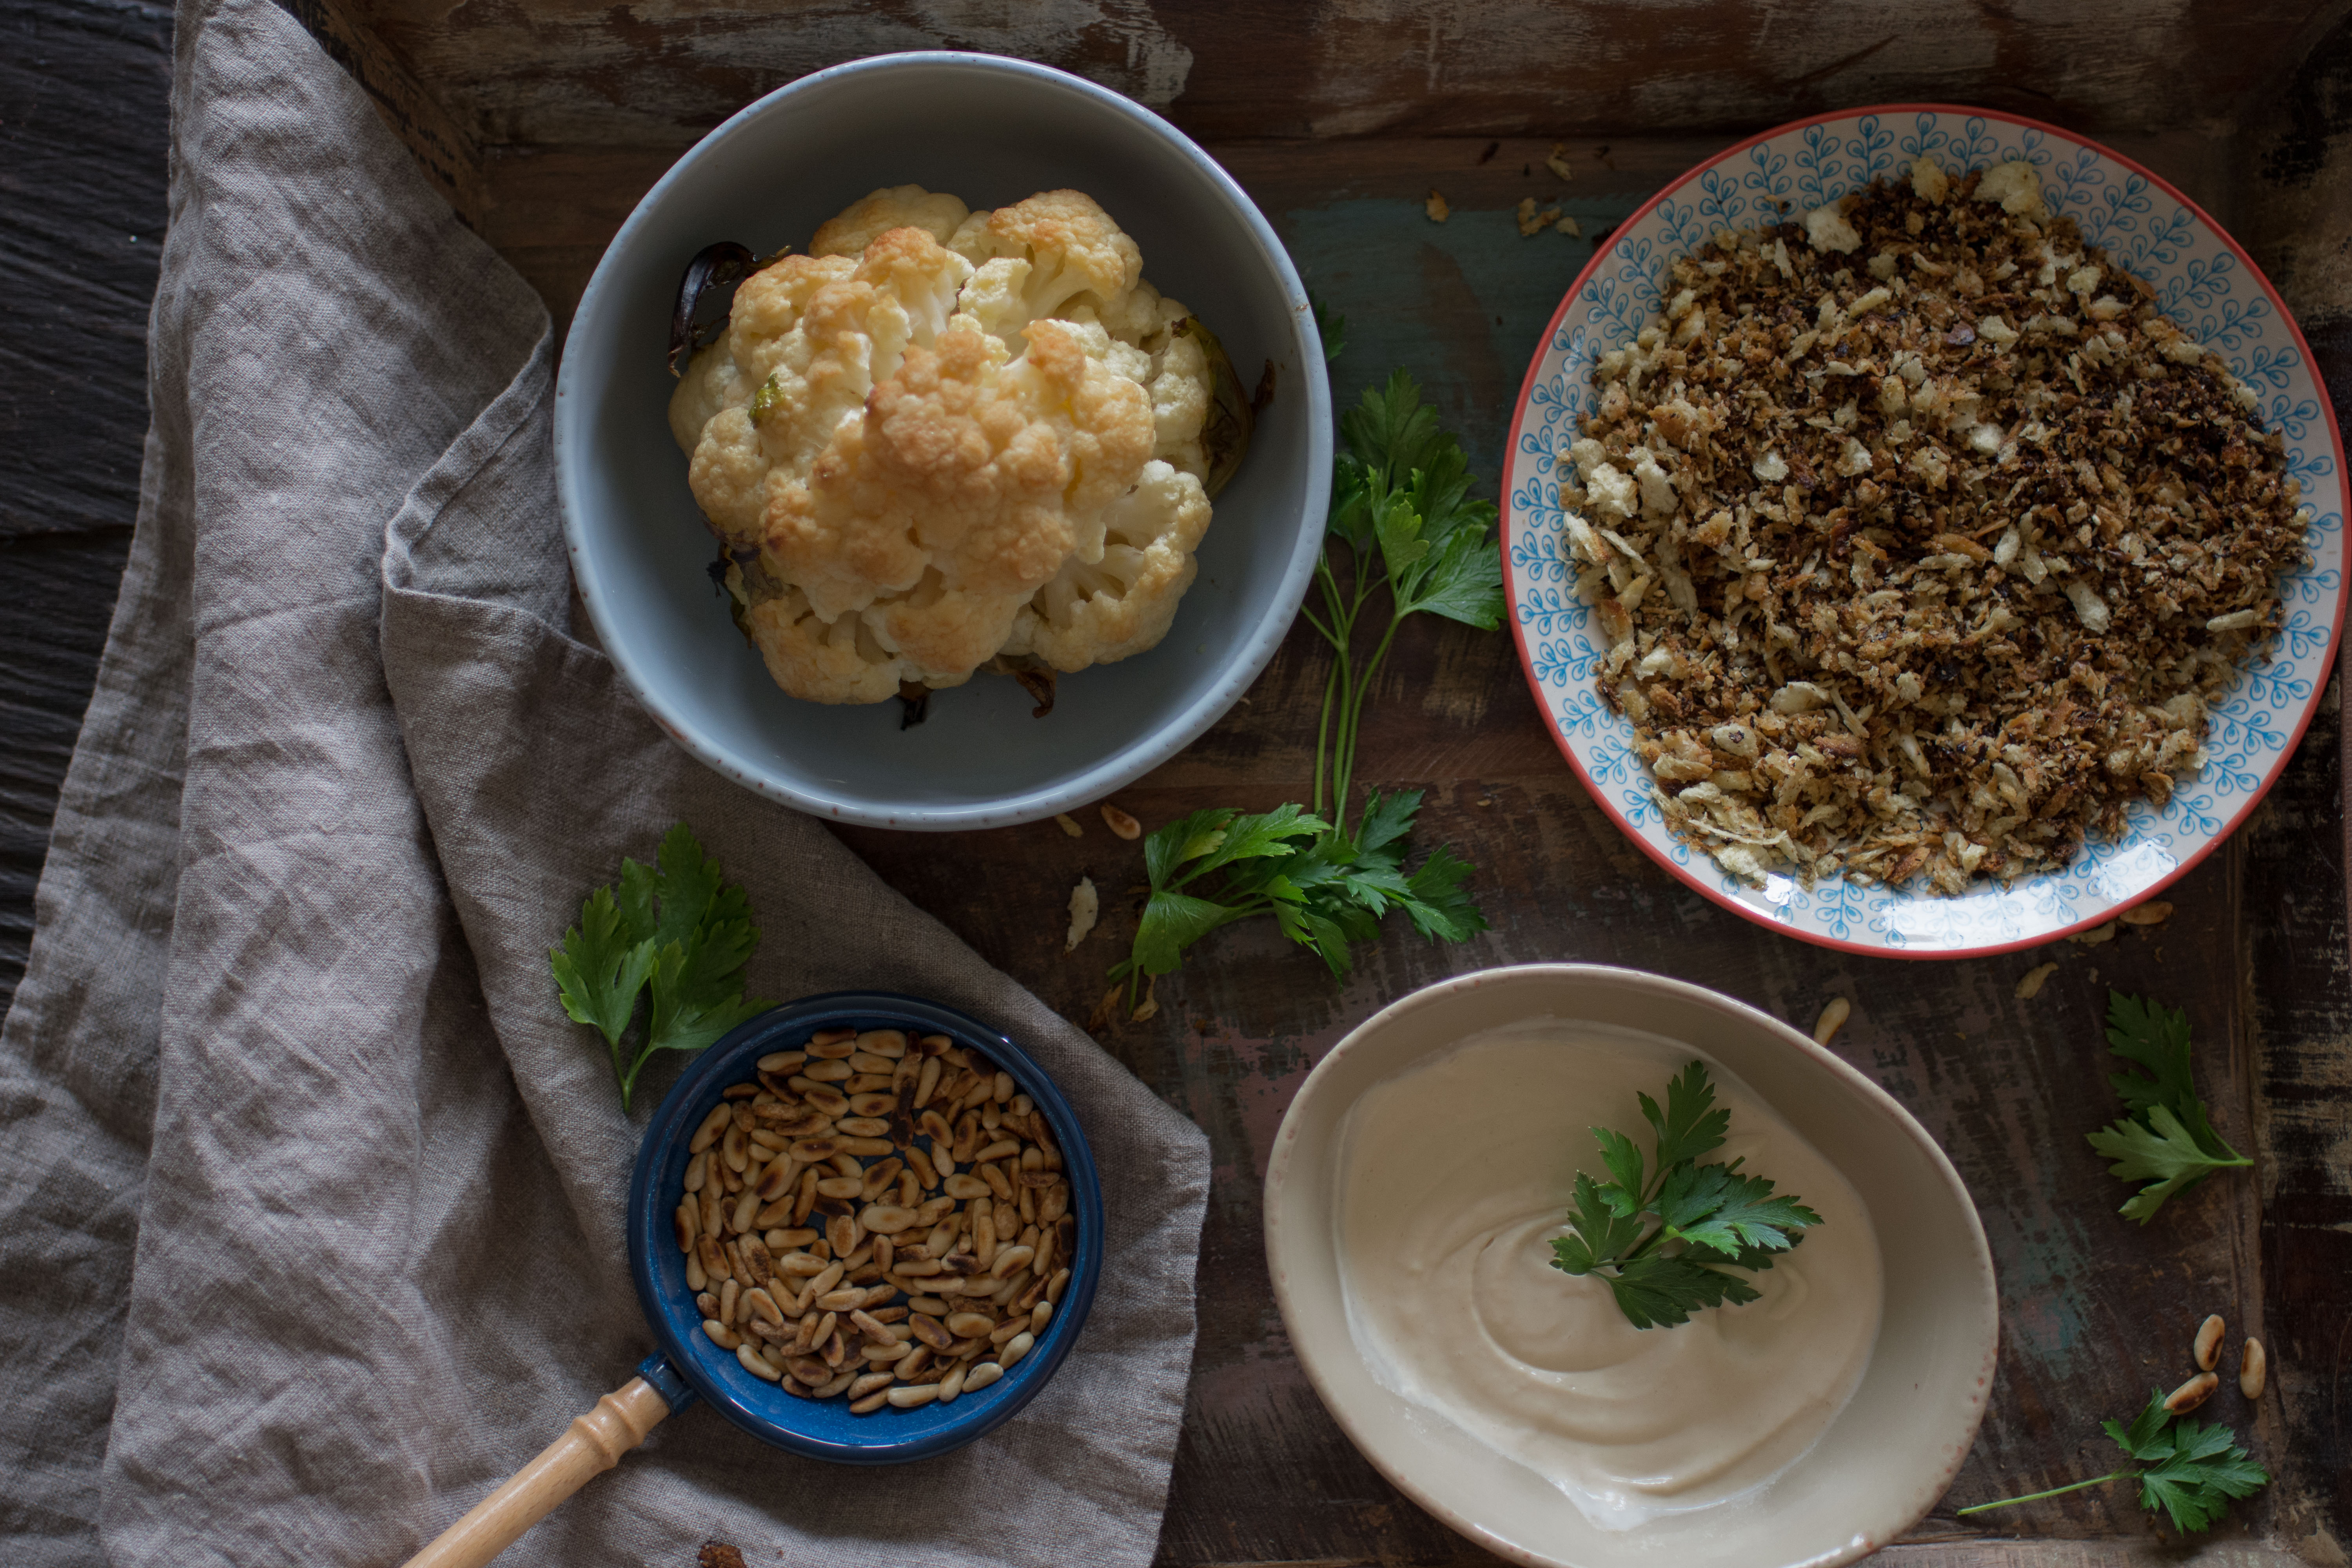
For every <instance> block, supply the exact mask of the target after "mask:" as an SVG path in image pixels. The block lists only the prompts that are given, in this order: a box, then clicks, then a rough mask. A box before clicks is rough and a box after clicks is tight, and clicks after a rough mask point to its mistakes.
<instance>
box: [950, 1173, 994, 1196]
mask: <svg viewBox="0 0 2352 1568" xmlns="http://www.w3.org/2000/svg"><path fill="white" fill-rule="evenodd" d="M991 1190H992V1189H991V1188H990V1186H989V1184H987V1183H986V1182H983V1181H982V1180H981V1179H980V1178H979V1177H978V1176H967V1175H965V1174H964V1173H962V1172H961V1171H959V1172H957V1173H955V1174H954V1175H952V1176H950V1177H949V1178H948V1180H947V1194H948V1196H950V1197H951V1198H961V1199H964V1200H967V1201H969V1200H971V1199H973V1198H984V1197H987V1196H988V1195H989V1193H990V1192H991Z"/></svg>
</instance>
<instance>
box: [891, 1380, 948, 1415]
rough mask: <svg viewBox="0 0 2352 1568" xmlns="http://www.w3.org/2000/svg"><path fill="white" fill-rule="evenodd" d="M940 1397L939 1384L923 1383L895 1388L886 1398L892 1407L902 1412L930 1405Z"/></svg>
mask: <svg viewBox="0 0 2352 1568" xmlns="http://www.w3.org/2000/svg"><path fill="white" fill-rule="evenodd" d="M939 1396H940V1385H939V1384H936V1383H923V1384H914V1385H912V1386H910V1387H907V1388H894V1389H892V1390H891V1391H890V1392H889V1394H887V1396H886V1397H887V1398H888V1400H889V1401H890V1403H891V1404H892V1405H896V1406H897V1407H898V1408H899V1409H901V1410H912V1409H914V1408H915V1407H916V1406H917V1405H929V1403H930V1402H931V1401H932V1400H934V1399H937V1398H938V1397H939Z"/></svg>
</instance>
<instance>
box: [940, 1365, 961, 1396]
mask: <svg viewBox="0 0 2352 1568" xmlns="http://www.w3.org/2000/svg"><path fill="white" fill-rule="evenodd" d="M963 1380H964V1369H963V1368H961V1367H957V1368H956V1369H955V1370H954V1371H953V1372H950V1373H948V1374H947V1375H946V1376H945V1377H943V1378H941V1379H940V1404H941V1405H953V1404H954V1403H955V1397H956V1395H957V1394H961V1393H962V1392H963Z"/></svg>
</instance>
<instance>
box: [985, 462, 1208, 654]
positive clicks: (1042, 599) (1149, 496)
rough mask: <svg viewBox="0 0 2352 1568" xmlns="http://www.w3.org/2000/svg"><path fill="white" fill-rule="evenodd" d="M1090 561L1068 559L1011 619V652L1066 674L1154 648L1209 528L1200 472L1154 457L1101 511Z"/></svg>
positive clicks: (1164, 631) (1193, 569)
mask: <svg viewBox="0 0 2352 1568" xmlns="http://www.w3.org/2000/svg"><path fill="white" fill-rule="evenodd" d="M1103 521H1104V527H1103V542H1102V549H1101V551H1100V552H1099V554H1098V555H1097V557H1096V558H1095V559H1093V560H1091V561H1090V560H1087V558H1086V557H1085V556H1083V555H1076V556H1073V557H1071V559H1070V560H1069V562H1068V563H1066V564H1065V565H1064V566H1063V567H1062V569H1061V571H1060V572H1059V573H1057V574H1055V577H1054V580H1053V581H1052V582H1050V583H1048V584H1045V587H1044V588H1042V589H1040V590H1039V591H1038V593H1037V595H1036V597H1035V598H1034V599H1032V600H1031V601H1030V602H1029V603H1028V605H1025V606H1024V608H1023V609H1022V611H1021V615H1020V617H1019V618H1018V620H1016V621H1015V622H1014V624H1013V636H1012V638H1011V640H1009V641H1008V642H1007V643H1006V644H1005V645H1004V651H1005V652H1006V653H1009V654H1023V653H1025V654H1034V656H1035V657H1037V658H1042V659H1044V660H1045V662H1046V663H1047V664H1050V665H1052V666H1053V667H1054V668H1055V669H1059V670H1063V671H1065V672H1066V671H1070V670H1077V669H1084V668H1087V666H1088V665H1091V664H1108V663H1110V662H1112V661H1113V660H1115V659H1121V658H1127V657H1128V656H1129V654H1137V653H1142V652H1144V651H1145V650H1146V649H1148V648H1152V647H1158V646H1159V644H1160V638H1162V637H1166V636H1167V635H1168V627H1169V626H1170V624H1171V622H1173V621H1174V620H1175V618H1176V605H1177V601H1178V600H1180V599H1181V598H1182V597H1183V596H1184V590H1185V589H1187V588H1189V587H1191V586H1192V576H1193V574H1194V573H1195V572H1196V571H1197V570H1198V567H1197V566H1196V564H1195V563H1194V562H1193V560H1192V552H1193V550H1194V549H1195V548H1197V547H1198V546H1199V544H1200V542H1201V536H1202V534H1203V533H1205V532H1207V531H1208V527H1209V498H1208V495H1207V493H1206V492H1205V491H1203V490H1202V488H1201V481H1200V479H1199V477H1198V476H1196V475H1193V474H1189V473H1185V472H1182V471H1181V470H1179V469H1177V468H1171V466H1170V465H1168V464H1167V463H1164V462H1160V461H1159V460H1157V459H1155V460H1154V461H1152V462H1150V463H1147V464H1145V465H1144V469H1143V479H1142V480H1141V482H1139V484H1137V486H1136V487H1135V488H1134V489H1131V490H1129V492H1128V493H1127V494H1125V495H1123V496H1121V497H1120V498H1119V499H1118V500H1116V501H1114V502H1113V503H1112V504H1111V506H1110V509H1109V510H1108V512H1107V513H1106V515H1105V517H1104V520H1103Z"/></svg>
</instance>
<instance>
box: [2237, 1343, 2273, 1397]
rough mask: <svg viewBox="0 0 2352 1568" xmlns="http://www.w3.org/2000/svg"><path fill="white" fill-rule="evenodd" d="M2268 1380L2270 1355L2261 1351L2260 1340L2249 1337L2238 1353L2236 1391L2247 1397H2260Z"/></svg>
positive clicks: (2261, 1344)
mask: <svg viewBox="0 0 2352 1568" xmlns="http://www.w3.org/2000/svg"><path fill="white" fill-rule="evenodd" d="M2269 1380H2270V1357H2268V1356H2267V1355H2265V1354H2263V1342H2262V1341H2260V1340H2254V1339H2250V1340H2248V1341H2247V1342H2246V1348H2245V1349H2244V1350H2242V1351H2241V1352H2239V1353H2238V1392H2239V1393H2241V1394H2244V1395H2245V1396H2246V1397H2247V1398H2249V1399H2260V1398H2261V1397H2262V1396H2263V1384H2266V1383H2267V1382H2269Z"/></svg>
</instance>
